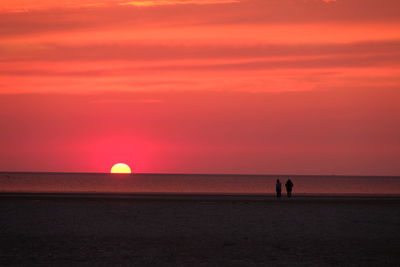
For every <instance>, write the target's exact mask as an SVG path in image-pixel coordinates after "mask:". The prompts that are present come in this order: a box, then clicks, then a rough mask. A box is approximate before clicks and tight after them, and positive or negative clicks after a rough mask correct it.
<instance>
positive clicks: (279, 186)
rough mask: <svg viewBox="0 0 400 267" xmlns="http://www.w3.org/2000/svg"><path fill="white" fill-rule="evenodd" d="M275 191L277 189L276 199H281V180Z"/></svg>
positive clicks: (277, 182) (277, 181)
mask: <svg viewBox="0 0 400 267" xmlns="http://www.w3.org/2000/svg"><path fill="white" fill-rule="evenodd" d="M275 189H276V197H277V198H280V197H281V193H282V184H281V182H280V181H279V179H277V180H276V185H275Z"/></svg>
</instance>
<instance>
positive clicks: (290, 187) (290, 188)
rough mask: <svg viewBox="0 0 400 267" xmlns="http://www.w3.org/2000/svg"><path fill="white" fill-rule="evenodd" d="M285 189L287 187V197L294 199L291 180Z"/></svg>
mask: <svg viewBox="0 0 400 267" xmlns="http://www.w3.org/2000/svg"><path fill="white" fill-rule="evenodd" d="M285 187H286V192H287V196H288V197H292V188H293V183H292V181H291V180H290V179H288V180H287V182H286V184H285Z"/></svg>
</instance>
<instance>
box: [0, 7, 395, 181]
mask: <svg viewBox="0 0 400 267" xmlns="http://www.w3.org/2000/svg"><path fill="white" fill-rule="evenodd" d="M399 14H400V2H399V1H398V0H385V1H379V0H336V1H334V0H330V1H328V0H325V1H323V0H279V1H276V0H187V1H185V0H152V1H150V0H148V1H145V0H142V1H132V0H79V1H77V0H60V1H53V0H51V1H50V0H19V1H16V0H2V1H1V3H0V105H1V108H0V124H1V125H2V131H1V132H0V146H1V148H2V149H1V150H0V171H77V172H84V171H95V172H103V171H108V170H109V168H110V167H111V166H112V165H113V163H115V162H121V161H122V162H126V163H128V164H130V165H131V167H132V169H133V170H134V171H137V172H177V173H180V172H195V173H287V174H291V173H293V174H367V175H400V138H399V136H400V123H399V122H400V107H399V106H400V105H399V103H400V91H399V90H400V52H399V51H400V31H399V30H398V29H399V28H400V15H399Z"/></svg>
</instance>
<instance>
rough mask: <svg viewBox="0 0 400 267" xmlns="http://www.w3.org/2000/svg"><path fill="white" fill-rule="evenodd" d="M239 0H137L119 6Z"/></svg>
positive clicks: (238, 0)
mask: <svg viewBox="0 0 400 267" xmlns="http://www.w3.org/2000/svg"><path fill="white" fill-rule="evenodd" d="M238 2H240V0H153V1H151V0H142V1H140V0H137V1H129V2H123V3H119V5H121V6H138V7H148V6H163V5H209V4H226V3H238Z"/></svg>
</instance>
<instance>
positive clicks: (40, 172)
mask: <svg viewBox="0 0 400 267" xmlns="http://www.w3.org/2000/svg"><path fill="white" fill-rule="evenodd" d="M0 174H93V175H95V174H106V175H198V176H201V175H216V176H218V175H220V176H227V175H230V176H285V177H286V176H297V177H301V176H313V177H314V176H325V177H327V176H329V177H338V176H342V177H394V178H400V175H376V174H372V175H371V174H369V175H362V174H265V173H264V174H240V173H162V172H159V173H152V172H148V173H146V172H144V173H139V172H138V173H110V172H68V171H67V172H60V171H58V172H57V171H0Z"/></svg>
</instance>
